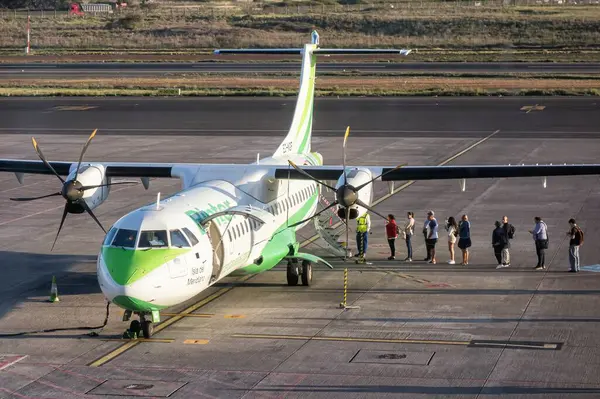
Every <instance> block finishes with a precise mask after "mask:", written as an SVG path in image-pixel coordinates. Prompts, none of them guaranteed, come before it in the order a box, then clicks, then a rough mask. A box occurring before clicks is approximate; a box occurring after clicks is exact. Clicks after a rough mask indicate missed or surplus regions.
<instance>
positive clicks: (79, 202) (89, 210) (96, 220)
mask: <svg viewBox="0 0 600 399" xmlns="http://www.w3.org/2000/svg"><path fill="white" fill-rule="evenodd" d="M77 203H78V204H79V205H81V206H82V207H83V209H85V211H86V212H87V213H89V214H90V216H91V217H92V219H94V221H95V222H96V223H97V224H98V226H100V228H101V229H102V231H104V234H106V229H104V227H103V226H102V223H100V221H99V220H98V218H97V217H96V215H94V212H92V210H91V209H90V207H89V206H88V204H87V203H86V202H85V200H79V201H77Z"/></svg>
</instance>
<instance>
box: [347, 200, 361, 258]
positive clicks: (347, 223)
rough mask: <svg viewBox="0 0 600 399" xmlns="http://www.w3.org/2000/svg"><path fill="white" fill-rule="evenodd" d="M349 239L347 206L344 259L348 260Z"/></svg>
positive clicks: (348, 212) (348, 211)
mask: <svg viewBox="0 0 600 399" xmlns="http://www.w3.org/2000/svg"><path fill="white" fill-rule="evenodd" d="M349 240H350V210H349V209H348V208H346V254H345V255H344V260H348V247H349V246H350V242H349ZM357 244H358V243H357Z"/></svg>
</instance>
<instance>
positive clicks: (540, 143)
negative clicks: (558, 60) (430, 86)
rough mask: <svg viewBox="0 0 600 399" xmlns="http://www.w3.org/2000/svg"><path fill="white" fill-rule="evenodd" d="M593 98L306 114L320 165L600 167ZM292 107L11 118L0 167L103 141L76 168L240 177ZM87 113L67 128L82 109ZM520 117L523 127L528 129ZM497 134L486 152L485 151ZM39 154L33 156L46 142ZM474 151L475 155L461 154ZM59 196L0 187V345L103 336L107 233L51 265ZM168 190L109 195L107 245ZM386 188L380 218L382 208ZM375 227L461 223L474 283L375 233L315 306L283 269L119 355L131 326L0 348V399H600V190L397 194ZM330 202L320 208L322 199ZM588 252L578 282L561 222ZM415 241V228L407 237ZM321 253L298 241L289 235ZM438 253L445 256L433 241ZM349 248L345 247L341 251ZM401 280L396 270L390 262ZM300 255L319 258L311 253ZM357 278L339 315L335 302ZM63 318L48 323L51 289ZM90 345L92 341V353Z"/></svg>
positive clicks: (87, 236) (22, 106) (228, 104)
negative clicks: (540, 267) (539, 223)
mask: <svg viewBox="0 0 600 399" xmlns="http://www.w3.org/2000/svg"><path fill="white" fill-rule="evenodd" d="M595 101H596V100H595V99H594V98H573V99H570V98H561V99H550V98H486V99H432V98H428V99H424V98H409V99H387V98H386V99H339V100H338V99H318V100H317V102H316V106H315V116H314V127H315V135H314V139H313V150H314V151H319V152H321V153H322V154H323V156H324V158H325V162H326V163H331V164H333V163H339V162H340V161H341V159H342V155H341V141H342V136H343V133H344V129H345V126H346V125H350V126H351V134H350V138H349V142H348V163H349V164H371V165H373V164H377V165H397V164H400V163H408V164H410V165H436V164H440V163H442V162H444V161H446V160H447V159H449V158H451V157H452V156H453V155H455V154H458V153H460V152H463V151H465V150H466V149H468V150H467V151H466V152H464V153H463V154H462V155H460V156H459V157H457V158H456V159H455V160H453V161H451V162H450V164H451V165H458V164H470V165H472V164H509V163H510V164H517V163H527V164H532V163H533V164H535V163H564V162H568V163H595V162H598V159H599V155H600V146H598V143H597V139H598V134H600V129H598V126H599V124H598V118H599V117H598V114H599V112H598V104H597V103H596V102H595ZM293 104H294V101H293V99H291V98H275V99H253V98H241V99H235V98H225V99H174V100H172V99H73V98H64V99H63V98H61V99H2V100H0V129H1V130H0V140H1V141H0V142H1V143H2V145H1V146H0V158H26V159H35V153H34V151H33V149H32V148H31V142H30V138H29V136H30V135H31V134H34V135H35V136H36V137H37V138H38V141H39V143H40V145H41V147H42V149H43V151H44V154H45V155H46V157H47V158H48V159H51V160H74V159H76V158H77V157H78V155H79V152H80V150H81V147H82V146H83V144H84V142H85V139H86V136H87V135H88V134H89V133H90V132H91V130H93V129H95V128H99V131H98V135H97V136H96V138H95V139H94V142H93V143H92V145H91V146H90V148H89V150H88V153H87V155H86V160H90V161H91V160H105V161H116V160H122V161H140V162H142V161H144V162H169V161H180V162H207V163H211V162H234V163H249V162H253V161H254V160H255V159H256V154H257V153H260V154H261V156H263V157H264V156H267V155H268V154H270V153H272V152H273V151H274V150H275V148H276V147H277V146H278V144H279V142H280V141H281V138H282V137H283V135H284V131H285V130H286V128H287V127H288V126H289V123H290V117H291V114H292V112H293ZM77 107H79V108H77ZM524 107H525V108H524ZM497 130H500V131H499V132H498V133H497V134H496V135H495V136H494V137H492V138H491V139H489V140H482V138H484V137H486V136H487V135H489V134H491V133H492V132H494V131H497ZM38 136H39V137H38ZM469 148H470V149H469ZM58 184H59V182H58V179H56V178H53V177H52V176H29V175H28V176H25V181H24V184H23V185H22V186H21V185H19V183H18V182H17V179H16V178H15V177H14V175H11V174H1V175H0V204H2V205H1V206H0V238H1V241H0V243H1V244H0V245H1V247H0V264H1V265H2V271H3V283H2V285H1V288H0V333H2V334H10V333H19V332H26V331H39V330H44V329H56V328H69V327H73V328H76V327H86V326H89V327H95V326H101V325H102V324H103V320H104V317H105V309H106V303H105V301H104V298H103V296H102V294H101V293H100V290H99V287H98V285H97V282H96V276H95V259H96V254H97V252H98V249H99V245H100V243H101V241H102V239H103V233H102V231H101V230H100V229H99V228H98V227H97V226H96V225H95V223H94V221H93V220H91V218H89V217H87V216H86V215H69V216H68V217H67V221H66V223H65V227H64V228H63V231H62V233H61V235H60V237H59V239H58V243H57V246H56V248H55V249H54V251H53V252H52V253H51V252H50V247H51V245H52V241H53V240H54V236H55V235H56V230H57V227H58V223H59V221H60V215H61V211H62V207H63V203H62V202H61V201H62V200H61V199H60V198H59V199H56V198H49V199H45V200H40V201H36V202H29V203H18V202H12V201H10V200H9V197H11V196H30V195H42V194H45V193H51V192H53V191H56V190H57V189H58V188H59V185H58ZM179 186H180V183H179V182H178V181H177V180H159V179H157V180H152V182H151V185H150V189H149V190H147V191H145V190H144V189H143V187H142V186H141V185H137V186H133V187H132V186H122V187H119V188H115V189H114V190H112V192H111V195H110V197H109V199H108V200H107V201H106V202H105V203H104V204H102V205H101V206H100V207H99V208H97V209H96V210H95V213H96V215H97V216H98V218H99V219H100V220H101V222H102V223H103V224H104V225H105V226H110V225H111V224H112V223H114V221H116V220H117V219H118V218H119V217H120V216H122V215H123V214H125V213H127V212H128V211H130V210H133V209H135V208H136V207H139V206H142V205H144V204H147V203H149V202H152V201H153V200H154V199H155V198H156V194H157V192H159V191H160V192H161V193H162V194H163V195H167V194H169V193H172V192H174V191H176V190H177V189H178V188H179ZM388 189H389V188H388V186H387V184H384V183H377V184H376V190H375V199H378V198H382V197H384V196H385V195H386V194H387V193H388ZM395 189H396V190H398V192H397V193H396V194H395V195H393V196H391V197H390V198H388V199H386V200H385V201H382V202H381V203H378V204H377V205H376V208H377V210H378V211H379V212H380V213H383V214H387V213H394V214H396V216H397V217H398V219H400V220H403V218H404V214H405V212H406V211H409V210H411V211H414V212H415V213H416V219H417V225H418V226H420V225H421V224H422V223H423V220H424V215H425V212H426V211H427V210H428V209H433V210H435V213H436V216H437V218H438V221H440V222H443V220H444V219H445V218H446V217H448V216H452V215H453V216H455V217H456V216H460V215H462V214H464V213H466V214H468V215H469V217H470V220H471V222H472V230H473V232H472V240H473V247H472V251H471V261H470V264H469V265H468V266H460V265H448V264H447V263H446V261H447V260H448V251H447V249H446V246H445V243H443V242H441V243H440V244H438V264H436V265H430V264H426V263H425V262H423V261H420V259H423V257H424V255H425V254H424V243H423V240H422V239H421V237H420V235H419V234H417V235H416V236H415V245H414V249H415V255H414V259H415V262H412V263H403V262H401V261H387V260H385V259H386V258H387V256H388V252H387V251H388V249H387V243H386V240H385V237H384V223H383V221H382V220H379V219H376V218H375V217H373V229H372V230H373V234H372V235H371V236H370V237H369V245H370V249H369V251H368V257H369V259H370V260H371V262H372V264H371V265H356V264H354V263H352V262H348V263H345V262H343V261H342V260H336V259H333V260H332V263H333V264H334V266H335V269H334V270H328V269H327V268H324V267H318V268H317V269H316V270H315V276H314V284H313V286H311V287H302V286H298V287H288V286H287V285H285V268H284V266H283V265H280V266H278V267H277V268H275V269H274V270H272V271H268V272H265V273H263V274H259V275H256V276H252V277H245V278H238V277H235V278H234V277H232V278H228V279H227V280H226V281H225V282H223V283H220V284H218V285H216V286H214V287H212V288H210V289H209V290H207V291H206V292H205V293H202V294H201V295H200V296H198V297H197V298H194V299H193V300H192V301H190V302H189V303H186V304H182V305H181V306H178V307H175V308H173V309H169V311H168V312H167V313H164V314H163V316H164V320H165V322H164V323H163V324H162V325H159V326H157V329H158V330H159V331H158V332H157V333H156V334H155V336H154V338H153V339H152V340H150V341H134V342H130V341H127V342H126V341H122V340H120V339H119V337H120V335H121V333H122V332H123V331H124V330H125V328H126V327H127V323H124V322H121V321H120V317H121V312H120V311H119V309H118V308H116V307H113V306H111V307H110V316H109V318H108V324H107V325H106V326H105V327H104V328H103V329H98V328H97V329H91V330H70V331H57V332H47V333H41V334H29V335H20V336H14V337H9V336H0V398H2V399H4V398H11V399H12V398H123V397H140V396H146V397H169V398H196V397H198V398H200V397H202V398H204V397H208V398H217V397H218V398H242V397H243V398H284V397H285V398H300V397H301V398H306V397H311V398H312V397H314V398H325V397H326V398H342V397H343V398H364V397H374V398H375V397H376V398H380V397H390V398H392V397H393V398H425V397H427V398H433V397H435V398H496V397H502V398H504V397H506V398H537V397H544V398H572V397H573V398H575V397H576V398H598V397H600V375H599V374H598V372H597V370H598V366H597V364H598V359H599V358H600V338H599V336H598V333H597V332H598V327H599V326H600V315H599V313H598V310H597V306H596V304H597V303H598V299H599V297H600V275H599V274H597V273H594V272H592V271H590V270H600V265H597V264H598V263H600V262H598V260H599V255H600V248H599V247H597V246H595V245H594V243H595V242H597V240H598V239H599V237H600V228H599V227H598V226H600V223H599V222H600V205H599V204H600V201H599V200H600V189H599V187H598V178H597V177H592V176H585V177H555V178H548V179H547V187H546V188H543V185H542V179H541V178H519V179H482V180H472V181H471V180H469V181H467V182H466V191H465V192H462V191H461V190H460V187H459V184H458V182H456V181H439V182H436V181H427V182H415V183H412V184H404V185H403V184H402V182H398V183H396V185H395ZM326 195H329V196H330V195H331V193H329V194H326ZM503 215H508V217H509V219H510V222H511V223H513V224H514V225H515V227H516V231H517V232H516V238H515V239H514V240H513V242H512V248H511V257H512V265H511V267H510V268H508V269H503V270H496V269H495V267H496V262H495V258H494V256H493V251H492V249H491V245H490V238H491V232H492V230H493V223H494V221H495V220H499V219H500V218H501V217H502V216H503ZM536 215H540V216H542V217H543V218H544V220H545V221H546V223H547V224H548V226H549V234H550V249H549V250H548V251H547V266H548V269H547V270H545V271H534V270H533V266H534V265H535V251H534V248H533V243H532V240H531V237H530V235H529V233H528V232H527V231H528V230H529V229H531V227H532V226H533V217H534V216H536ZM571 217H575V218H576V219H577V220H578V221H579V224H580V225H581V227H582V228H583V230H584V231H585V238H586V239H585V244H584V245H583V247H582V249H581V256H582V265H583V266H584V269H586V268H587V270H585V271H582V272H581V273H578V274H573V273H566V270H567V269H568V260H567V250H568V240H567V237H566V235H565V234H564V232H565V231H566V230H567V228H568V225H567V220H568V219H569V218H571ZM417 231H418V229H417ZM301 235H302V236H301V237H300V238H301V239H302V240H303V241H305V240H307V239H309V238H311V237H312V235H313V232H312V231H311V229H310V228H307V229H306V231H303V232H301ZM442 241H443V240H442ZM351 245H352V242H351ZM397 248H398V249H399V253H398V254H397V258H398V259H403V258H404V257H405V256H406V251H405V248H404V245H403V243H402V242H399V243H397ZM305 250H306V251H309V252H313V253H316V254H319V255H325V254H326V253H327V251H326V250H325V249H324V248H323V243H321V242H320V241H319V240H316V241H315V242H314V243H311V244H309V245H307V246H306V248H305ZM345 268H347V269H348V292H347V295H348V296H347V304H348V305H351V306H354V307H357V308H353V309H346V310H344V309H340V308H339V304H340V302H341V301H342V299H343V294H344V293H343V285H344V281H343V279H344V269H345ZM53 275H54V276H56V277H57V282H58V290H59V297H60V302H58V303H49V302H47V300H48V297H49V293H50V282H51V278H52V276H53ZM89 331H95V332H98V336H90V335H87V334H88V332H89Z"/></svg>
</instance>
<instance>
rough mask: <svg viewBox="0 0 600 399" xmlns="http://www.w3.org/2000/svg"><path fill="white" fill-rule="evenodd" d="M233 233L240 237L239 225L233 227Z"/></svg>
mask: <svg viewBox="0 0 600 399" xmlns="http://www.w3.org/2000/svg"><path fill="white" fill-rule="evenodd" d="M235 231H236V232H237V236H238V237H241V236H242V233H240V225H239V224H238V225H236V226H235Z"/></svg>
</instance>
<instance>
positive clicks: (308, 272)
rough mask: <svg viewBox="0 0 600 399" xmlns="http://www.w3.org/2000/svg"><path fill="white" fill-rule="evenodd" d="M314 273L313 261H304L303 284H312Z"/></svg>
mask: <svg viewBox="0 0 600 399" xmlns="http://www.w3.org/2000/svg"><path fill="white" fill-rule="evenodd" d="M312 275H313V273H312V263H311V262H309V261H307V260H304V261H302V285H305V286H309V285H311V284H312Z"/></svg>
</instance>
